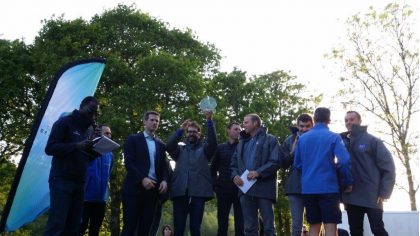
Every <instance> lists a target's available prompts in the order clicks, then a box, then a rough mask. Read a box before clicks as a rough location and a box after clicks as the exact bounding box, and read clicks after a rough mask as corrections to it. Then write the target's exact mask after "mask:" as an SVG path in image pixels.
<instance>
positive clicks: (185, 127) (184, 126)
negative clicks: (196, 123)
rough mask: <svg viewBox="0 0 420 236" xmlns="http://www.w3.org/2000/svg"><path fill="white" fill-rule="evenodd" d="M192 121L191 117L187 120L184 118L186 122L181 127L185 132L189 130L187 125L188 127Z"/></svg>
mask: <svg viewBox="0 0 420 236" xmlns="http://www.w3.org/2000/svg"><path fill="white" fill-rule="evenodd" d="M190 122H191V120H190V119H186V120H184V122H182V125H181V129H182V130H183V131H184V132H187V127H188V125H189V124H190Z"/></svg>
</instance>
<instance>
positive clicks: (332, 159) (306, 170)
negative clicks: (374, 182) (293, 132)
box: [293, 107, 353, 236]
mask: <svg viewBox="0 0 420 236" xmlns="http://www.w3.org/2000/svg"><path fill="white" fill-rule="evenodd" d="M330 114H331V113H330V110H329V109H328V108H324V107H320V108H317V109H316V110H315V113H314V120H315V126H314V127H313V128H312V129H311V130H310V131H308V132H306V133H305V134H303V135H302V136H301V137H300V138H299V141H298V143H297V147H296V149H295V160H294V164H293V165H294V167H295V168H296V169H298V170H301V172H302V195H303V198H304V204H305V208H306V218H307V220H308V222H309V223H310V224H311V227H310V235H318V234H319V231H320V229H321V225H322V223H323V224H324V228H325V235H326V236H330V235H337V224H338V223H341V211H340V202H339V201H340V189H339V185H340V182H341V185H342V186H343V188H344V191H345V192H349V191H351V189H352V184H353V178H352V175H351V171H350V156H349V153H348V152H347V150H346V147H345V146H344V143H343V140H342V139H341V137H340V135H339V134H336V133H333V132H331V131H330V130H329V128H328V124H329V123H330ZM337 170H338V173H339V176H340V179H339V177H338V175H337Z"/></svg>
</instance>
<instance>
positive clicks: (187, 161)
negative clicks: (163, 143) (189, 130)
mask: <svg viewBox="0 0 420 236" xmlns="http://www.w3.org/2000/svg"><path fill="white" fill-rule="evenodd" d="M181 137H182V130H178V131H177V132H175V133H174V134H172V135H171V136H170V138H169V141H168V144H167V150H168V152H169V154H170V156H171V158H172V159H173V160H174V161H175V162H176V165H175V170H174V173H173V176H172V180H171V193H170V196H171V198H172V199H173V198H175V197H180V196H185V195H187V196H191V197H204V198H207V199H211V198H212V197H213V187H212V179H211V174H210V168H209V164H208V163H209V161H210V159H211V158H212V157H213V155H214V152H215V151H216V148H217V139H216V131H215V129H214V126H213V122H212V121H208V122H207V139H206V142H202V141H201V140H200V141H198V142H197V143H194V144H192V143H189V142H188V141H187V142H186V144H185V145H179V144H178V143H179V141H180V140H181Z"/></svg>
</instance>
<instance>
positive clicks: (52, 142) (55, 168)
mask: <svg viewBox="0 0 420 236" xmlns="http://www.w3.org/2000/svg"><path fill="white" fill-rule="evenodd" d="M92 124H93V121H91V120H89V119H87V118H86V117H84V116H83V115H82V114H81V113H80V112H79V111H78V110H74V111H73V112H72V113H71V114H70V115H68V116H64V117H61V118H60V119H58V120H57V121H56V122H55V123H54V125H53V127H52V129H51V134H50V136H49V138H48V142H47V146H46V147H45V153H46V154H47V155H50V156H53V159H52V162H51V170H50V177H49V179H50V180H51V179H52V178H54V177H60V178H64V179H68V180H73V181H76V182H80V183H83V182H85V178H86V170H87V166H88V163H89V160H90V159H91V158H92V156H90V155H89V154H87V153H85V152H82V151H80V150H78V149H77V148H76V144H77V143H78V142H81V141H83V140H86V139H87V138H88V137H89V135H90V132H89V131H91V129H89V127H90V126H91V125H92Z"/></svg>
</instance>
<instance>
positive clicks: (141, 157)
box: [122, 132, 169, 195]
mask: <svg viewBox="0 0 420 236" xmlns="http://www.w3.org/2000/svg"><path fill="white" fill-rule="evenodd" d="M155 144H156V156H155V173H156V178H157V186H159V184H160V182H162V181H163V180H165V181H166V182H168V181H169V173H168V166H167V165H168V163H167V161H166V153H165V149H166V148H165V144H164V143H163V142H162V141H161V140H160V139H159V138H155ZM124 164H125V169H126V170H127V174H126V176H125V180H124V184H123V187H122V193H123V194H126V195H140V194H141V193H142V192H143V191H144V190H145V188H144V187H143V185H142V180H143V179H144V178H146V177H148V175H149V169H150V159H149V149H148V147H147V143H146V139H145V137H144V133H143V132H141V133H138V134H134V135H130V136H129V137H128V138H127V140H126V142H125V144H124Z"/></svg>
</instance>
